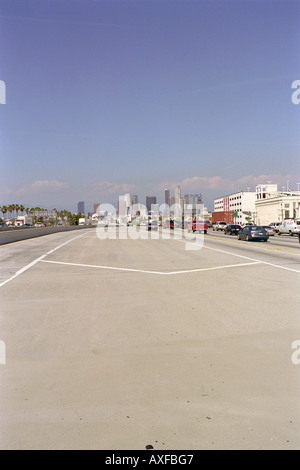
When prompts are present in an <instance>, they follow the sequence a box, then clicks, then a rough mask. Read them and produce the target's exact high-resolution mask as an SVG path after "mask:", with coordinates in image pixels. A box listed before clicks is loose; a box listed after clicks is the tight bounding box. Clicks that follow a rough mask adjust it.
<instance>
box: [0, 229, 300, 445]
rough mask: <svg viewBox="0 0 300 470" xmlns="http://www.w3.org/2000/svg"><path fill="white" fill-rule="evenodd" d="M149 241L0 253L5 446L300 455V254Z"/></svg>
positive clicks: (41, 243)
mask: <svg viewBox="0 0 300 470" xmlns="http://www.w3.org/2000/svg"><path fill="white" fill-rule="evenodd" d="M149 236H150V235H149ZM158 236H159V239H158V240H155V239H148V240H147V239H145V240H142V239H137V240H132V239H130V238H128V239H120V238H118V237H117V238H116V239H106V240H99V238H97V236H96V233H95V230H87V231H85V233H82V234H78V233H64V234H63V233H61V234H54V235H49V236H48V237H41V238H39V239H35V240H26V241H23V242H19V243H15V244H11V245H6V246H2V247H0V256H1V261H2V262H1V266H2V272H1V291H0V292H1V316H0V340H2V341H3V342H4V343H5V345H6V364H0V380H1V388H0V403H1V414H0V448H1V449H19V448H22V449H32V448H38V449H47V448H48V449H49V448H55V449H62V448H68V449H79V448H83V449H97V448H98V449H113V450H114V449H144V448H145V446H146V445H148V444H152V445H153V447H154V449H166V450H168V449H179V450H181V449H218V448H221V449H230V448H234V449H252V448H254V449H261V448H263V449H268V448H270V449H281V448H282V449H295V448H298V447H299V437H300V431H299V430H300V426H299V421H300V410H299V407H300V405H299V404H300V400H299V398H300V396H299V395H300V387H299V385H300V383H299V370H300V369H299V367H300V365H297V364H294V363H293V361H292V354H293V349H292V348H291V345H292V343H293V342H294V341H295V340H298V339H300V322H299V314H298V310H299V271H300V268H299V249H298V245H293V246H289V247H285V246H281V247H280V246H279V247H278V246H275V245H274V246H273V243H270V244H269V243H268V244H266V243H264V244H263V243H247V242H238V241H237V240H235V239H234V238H233V237H232V238H230V237H229V238H230V239H228V240H227V239H225V238H224V237H222V236H214V235H212V236H210V234H208V236H207V237H205V239H204V240H205V242H204V246H203V247H202V248H201V249H197V248H200V245H201V237H199V236H198V237H197V238H196V239H195V240H193V241H192V242H193V243H195V245H194V247H193V248H194V249H187V248H191V247H190V246H187V245H186V240H184V239H182V240H176V239H174V235H173V234H172V235H171V237H170V239H169V240H167V239H162V237H161V234H158ZM197 244H199V247H197ZM279 248H280V249H279Z"/></svg>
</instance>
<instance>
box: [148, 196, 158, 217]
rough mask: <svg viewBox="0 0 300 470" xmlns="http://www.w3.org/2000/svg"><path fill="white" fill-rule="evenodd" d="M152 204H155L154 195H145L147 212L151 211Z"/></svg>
mask: <svg viewBox="0 0 300 470" xmlns="http://www.w3.org/2000/svg"><path fill="white" fill-rule="evenodd" d="M152 204H156V196H146V207H147V211H148V213H149V212H150V211H151V206H152Z"/></svg>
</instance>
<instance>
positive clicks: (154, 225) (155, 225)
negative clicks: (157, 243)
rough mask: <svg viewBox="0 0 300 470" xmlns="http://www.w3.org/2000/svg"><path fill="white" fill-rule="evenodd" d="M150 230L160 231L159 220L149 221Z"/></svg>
mask: <svg viewBox="0 0 300 470" xmlns="http://www.w3.org/2000/svg"><path fill="white" fill-rule="evenodd" d="M149 230H158V222H157V220H149V222H148V231H149Z"/></svg>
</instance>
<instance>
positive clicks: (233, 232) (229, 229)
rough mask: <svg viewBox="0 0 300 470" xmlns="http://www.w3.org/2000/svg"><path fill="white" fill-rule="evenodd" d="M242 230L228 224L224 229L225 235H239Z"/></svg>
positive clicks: (238, 226) (237, 226) (239, 227)
mask: <svg viewBox="0 0 300 470" xmlns="http://www.w3.org/2000/svg"><path fill="white" fill-rule="evenodd" d="M240 230H242V227H241V226H240V225H234V224H228V225H227V226H226V228H225V229H224V233H225V235H228V234H229V235H237V234H238V233H239V231H240Z"/></svg>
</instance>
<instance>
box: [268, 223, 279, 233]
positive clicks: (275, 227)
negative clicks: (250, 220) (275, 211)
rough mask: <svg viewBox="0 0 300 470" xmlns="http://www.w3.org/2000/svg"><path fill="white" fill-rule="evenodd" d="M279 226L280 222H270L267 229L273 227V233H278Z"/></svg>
mask: <svg viewBox="0 0 300 470" xmlns="http://www.w3.org/2000/svg"><path fill="white" fill-rule="evenodd" d="M279 225H280V222H271V223H270V224H269V227H273V228H274V230H275V232H278V227H279Z"/></svg>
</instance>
